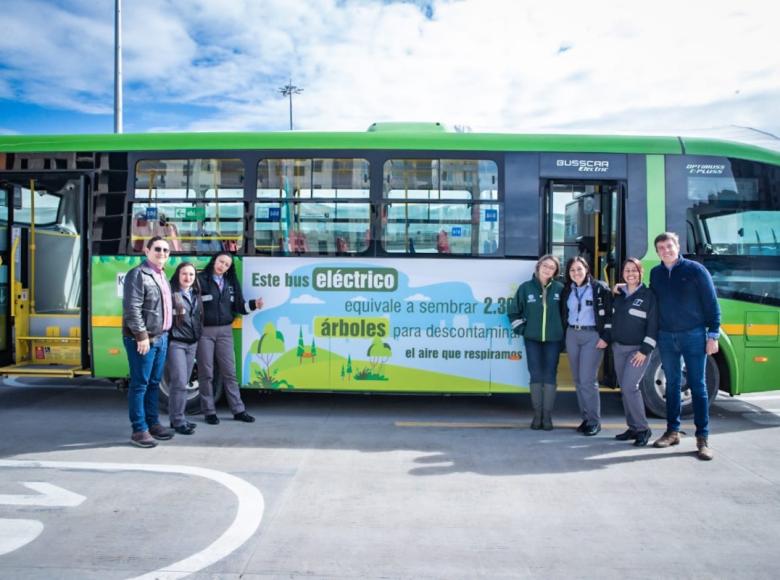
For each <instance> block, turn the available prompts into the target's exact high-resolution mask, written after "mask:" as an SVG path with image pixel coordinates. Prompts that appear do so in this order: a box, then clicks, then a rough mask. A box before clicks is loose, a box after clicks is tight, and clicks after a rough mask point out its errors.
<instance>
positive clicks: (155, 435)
mask: <svg viewBox="0 0 780 580" xmlns="http://www.w3.org/2000/svg"><path fill="white" fill-rule="evenodd" d="M144 252H145V253H146V260H144V261H143V262H142V263H141V264H140V265H139V266H136V267H135V268H133V269H132V270H130V271H129V272H128V273H127V274H125V279H124V283H123V289H122V290H123V292H122V340H123V342H124V345H125V350H126V351H127V362H128V364H129V366H130V383H129V385H128V390H127V403H128V410H129V414H130V424H131V425H132V428H133V434H132V435H131V437H130V442H131V443H132V444H133V445H135V446H137V447H147V448H148V447H154V446H156V445H157V441H155V440H156V439H159V440H167V439H170V438H171V437H173V431H171V430H170V429H167V428H166V427H163V426H162V425H160V415H159V410H158V404H159V392H160V379H162V374H163V369H164V368H165V357H166V354H167V351H168V331H169V330H170V328H171V320H172V318H173V317H172V305H171V287H170V286H169V284H168V280H167V279H166V278H165V272H164V270H163V269H164V268H165V263H166V262H167V261H168V256H169V254H170V246H168V242H166V241H165V240H164V239H163V238H161V237H160V236H154V237H152V238H150V239H149V241H148V242H146V247H145V248H144Z"/></svg>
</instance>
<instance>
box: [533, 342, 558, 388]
mask: <svg viewBox="0 0 780 580" xmlns="http://www.w3.org/2000/svg"><path fill="white" fill-rule="evenodd" d="M561 342H562V341H560V340H554V341H547V342H541V341H539V340H531V339H529V338H526V339H525V356H526V357H527V358H528V373H529V374H530V375H531V379H530V381H529V383H531V384H533V383H544V384H547V385H555V384H557V382H556V381H557V379H556V375H557V374H558V358H559V357H560V355H561Z"/></svg>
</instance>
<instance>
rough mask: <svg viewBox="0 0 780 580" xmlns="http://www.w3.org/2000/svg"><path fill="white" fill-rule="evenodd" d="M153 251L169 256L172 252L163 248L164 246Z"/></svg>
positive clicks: (154, 248) (156, 247)
mask: <svg viewBox="0 0 780 580" xmlns="http://www.w3.org/2000/svg"><path fill="white" fill-rule="evenodd" d="M152 250H153V251H155V252H162V253H163V254H169V253H170V252H171V250H170V249H169V248H163V247H162V246H155V247H153V248H152Z"/></svg>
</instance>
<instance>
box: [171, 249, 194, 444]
mask: <svg viewBox="0 0 780 580" xmlns="http://www.w3.org/2000/svg"><path fill="white" fill-rule="evenodd" d="M171 298H172V302H173V325H172V326H171V332H170V336H169V338H170V341H169V342H168V362H167V372H168V376H167V378H168V386H169V389H170V395H169V400H168V416H169V417H170V418H171V427H173V430H174V431H176V432H177V433H180V434H181V435H192V434H193V433H194V432H195V423H190V422H189V421H187V418H186V417H185V416H184V410H185V407H186V406H187V385H188V384H189V382H190V375H191V374H192V367H193V366H195V354H196V352H197V350H198V339H199V338H200V335H201V333H202V331H203V303H202V302H201V299H200V284H198V278H197V272H196V271H195V265H194V264H192V263H190V262H182V263H181V264H179V266H178V267H177V268H176V271H175V272H174V273H173V277H172V278H171Z"/></svg>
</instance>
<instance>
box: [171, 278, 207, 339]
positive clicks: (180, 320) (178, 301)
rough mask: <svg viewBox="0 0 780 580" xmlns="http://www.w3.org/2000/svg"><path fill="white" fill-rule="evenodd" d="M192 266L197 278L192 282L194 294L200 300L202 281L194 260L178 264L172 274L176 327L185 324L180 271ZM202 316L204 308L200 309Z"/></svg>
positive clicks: (172, 295)
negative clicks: (199, 278)
mask: <svg viewBox="0 0 780 580" xmlns="http://www.w3.org/2000/svg"><path fill="white" fill-rule="evenodd" d="M188 266H189V267H190V268H192V270H193V271H194V272H195V280H194V281H193V282H192V286H191V288H192V294H193V295H194V297H195V300H196V301H197V300H200V282H198V269H197V268H196V267H195V264H193V263H192V262H182V263H181V264H179V265H178V266H176V271H175V272H174V273H173V276H171V302H172V303H173V325H174V326H175V327H176V328H181V327H182V325H183V324H184V304H183V303H182V300H183V299H182V297H181V294H180V291H181V283H180V282H179V272H181V271H182V270H183V269H184V268H186V267H188ZM200 317H201V319H203V309H202V308H201V309H200Z"/></svg>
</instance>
